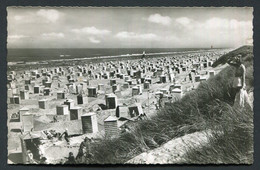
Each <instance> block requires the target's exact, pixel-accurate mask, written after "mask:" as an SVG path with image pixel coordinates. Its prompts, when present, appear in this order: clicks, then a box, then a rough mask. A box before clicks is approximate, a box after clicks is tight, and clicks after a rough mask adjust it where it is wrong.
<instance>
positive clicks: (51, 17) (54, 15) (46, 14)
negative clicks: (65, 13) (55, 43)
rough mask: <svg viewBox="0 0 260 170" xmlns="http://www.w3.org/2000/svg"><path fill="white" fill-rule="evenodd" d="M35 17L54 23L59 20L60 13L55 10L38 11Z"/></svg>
mask: <svg viewBox="0 0 260 170" xmlns="http://www.w3.org/2000/svg"><path fill="white" fill-rule="evenodd" d="M36 15H37V16H40V17H42V18H45V19H46V20H47V22H51V23H55V22H56V21H57V20H58V19H59V18H60V13H59V12H58V11H57V10H55V9H40V10H39V11H38V12H37V13H36Z"/></svg>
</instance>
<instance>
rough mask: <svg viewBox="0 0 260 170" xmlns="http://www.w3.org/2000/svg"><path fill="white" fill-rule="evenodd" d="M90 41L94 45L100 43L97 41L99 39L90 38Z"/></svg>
mask: <svg viewBox="0 0 260 170" xmlns="http://www.w3.org/2000/svg"><path fill="white" fill-rule="evenodd" d="M88 39H89V41H90V42H92V43H94V44H98V43H100V40H97V39H95V38H94V37H89V38H88Z"/></svg>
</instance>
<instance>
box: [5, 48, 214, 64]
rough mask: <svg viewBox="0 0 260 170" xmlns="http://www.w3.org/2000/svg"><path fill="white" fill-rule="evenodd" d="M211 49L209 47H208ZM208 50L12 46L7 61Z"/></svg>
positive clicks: (35, 60)
mask: <svg viewBox="0 0 260 170" xmlns="http://www.w3.org/2000/svg"><path fill="white" fill-rule="evenodd" d="M208 49H209V48H208ZM199 50H207V48H38V49H37V48H10V49H8V51H7V62H37V61H49V60H64V59H65V60H66V59H75V58H95V57H105V58H107V57H113V56H129V57H131V56H134V55H142V54H143V52H145V54H147V55H149V54H151V55H152V54H167V53H169V54H170V53H175V52H176V53H177V52H188V51H199Z"/></svg>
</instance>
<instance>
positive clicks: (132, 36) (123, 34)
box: [115, 31, 159, 40]
mask: <svg viewBox="0 0 260 170" xmlns="http://www.w3.org/2000/svg"><path fill="white" fill-rule="evenodd" d="M115 37H117V38H119V39H120V40H123V39H141V40H158V39H159V37H158V36H157V35H156V34H153V33H147V34H138V33H134V32H126V31H122V32H118V33H117V34H116V35H115Z"/></svg>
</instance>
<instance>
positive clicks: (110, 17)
mask: <svg viewBox="0 0 260 170" xmlns="http://www.w3.org/2000/svg"><path fill="white" fill-rule="evenodd" d="M6 10H7V72H6V73H7V84H6V86H7V120H6V121H7V128H8V132H7V133H8V134H7V138H8V141H7V152H8V155H7V163H8V164H43V165H45V164H46V165H47V164H51V165H63V166H66V165H67V166H68V165H71V164H72V165H76V164H81V165H89V164H95V165H97V164H98V165H99V164H100V165H103V164H122V165H147V164H149V165H157V164H163V165H165V164H166V165H167V164H171V165H172V164H253V162H254V157H253V155H254V147H253V146H254V140H253V139H254V134H253V132H254V124H253V117H254V112H253V102H254V76H253V72H254V69H253V61H254V57H253V18H254V17H253V10H254V9H253V7H65V6H64V7H62V6H61V7H58V6H57V7H53V6H52V7H48V6H47V7H40V6H9V7H7V9H6Z"/></svg>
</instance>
